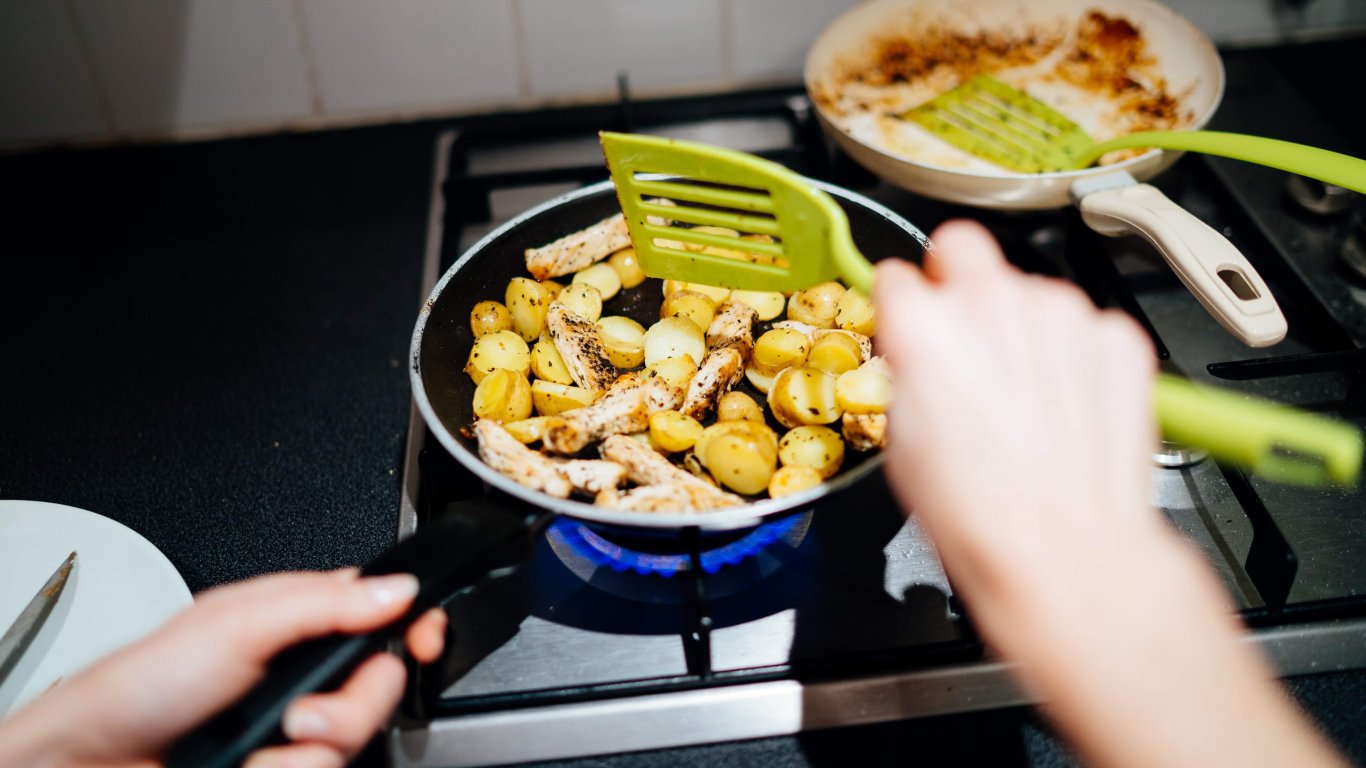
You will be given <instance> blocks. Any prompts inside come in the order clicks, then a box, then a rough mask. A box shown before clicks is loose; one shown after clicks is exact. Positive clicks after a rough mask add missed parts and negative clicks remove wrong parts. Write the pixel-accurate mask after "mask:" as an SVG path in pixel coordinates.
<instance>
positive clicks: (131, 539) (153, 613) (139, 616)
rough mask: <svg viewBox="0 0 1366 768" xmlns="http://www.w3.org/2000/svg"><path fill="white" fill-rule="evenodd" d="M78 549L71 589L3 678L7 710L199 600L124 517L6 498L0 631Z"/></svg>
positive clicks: (0, 709) (0, 503)
mask: <svg viewBox="0 0 1366 768" xmlns="http://www.w3.org/2000/svg"><path fill="white" fill-rule="evenodd" d="M73 549H74V550H76V552H77V553H78V554H77V557H76V567H75V568H73V569H72V571H71V576H70V578H69V580H68V581H67V583H66V589H65V590H64V591H63V592H62V596H61V598H60V599H59V600H58V601H57V605H56V607H54V608H53V610H52V614H51V615H50V616H48V617H47V621H46V622H45V623H44V624H43V628H42V630H41V631H40V632H39V633H38V636H37V637H35V638H34V639H33V644H32V645H30V646H29V648H28V651H26V652H25V653H24V655H23V657H22V658H21V659H20V660H19V664H18V666H16V667H15V668H14V670H13V671H12V672H10V675H9V677H8V678H7V679H6V680H5V681H4V682H3V683H0V717H4V716H5V715H6V714H8V713H9V712H11V711H13V710H14V709H17V708H18V707H19V706H20V705H22V704H23V703H24V702H26V701H28V700H29V699H31V698H33V697H34V696H36V695H38V694H40V693H42V692H43V691H45V690H47V689H48V688H49V687H51V686H52V685H54V684H55V683H57V682H58V681H60V680H61V679H63V678H66V677H69V676H71V675H72V674H73V673H75V672H77V671H79V670H80V669H82V668H83V667H85V666H87V665H89V664H90V663H91V662H93V661H95V660H96V659H98V658H100V657H102V656H104V655H106V654H108V653H109V652H110V651H113V650H115V649H117V648H120V647H122V646H124V645H127V644H128V643H130V642H132V641H134V640H137V639H138V638H141V637H143V636H145V635H147V634H148V633H149V632H151V631H152V630H154V629H156V628H157V627H159V626H161V624H162V622H164V621H166V619H167V618H169V617H170V616H171V614H173V613H176V612H177V611H179V610H180V609H181V608H184V607H185V606H187V605H189V604H190V603H191V602H192V601H193V598H191V596H190V590H189V588H187V587H186V586H185V580H184V579H182V578H181V577H180V573H178V572H177V571H176V569H175V566H173V565H171V562H170V561H169V560H167V559H166V556H165V555H163V554H161V552H160V551H159V550H158V549H157V548H156V547H154V546H152V544H151V542H149V541H147V540H146V539H144V538H142V537H141V536H139V535H138V534H137V533H135V532H133V531H132V530H130V529H128V528H126V527H124V526H123V525H121V524H119V523H117V522H115V521H113V520H110V519H109V518H107V517H102V516H100V515H97V514H95V513H93V512H87V511H85V510H83V509H76V508H75V507H66V506H62V505H60V504H48V503H45V502H41V501H6V500H0V634H3V633H4V631H5V630H7V629H9V627H10V624H12V623H13V622H14V620H15V618H17V617H18V616H19V612H20V611H22V610H23V609H24V606H26V605H28V602H29V600H31V599H33V596H34V595H35V594H37V592H38V590H39V588H41V587H42V586H43V583H44V582H46V581H47V579H48V577H49V576H51V575H52V572H53V571H55V570H57V566H59V565H61V564H62V561H63V560H65V559H66V556H67V555H68V554H70V553H71V551H72V550H73Z"/></svg>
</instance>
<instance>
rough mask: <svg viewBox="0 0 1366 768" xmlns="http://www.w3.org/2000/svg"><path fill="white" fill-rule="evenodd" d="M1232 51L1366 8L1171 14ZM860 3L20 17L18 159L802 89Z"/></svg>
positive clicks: (429, 1) (3, 137) (30, 5)
mask: <svg viewBox="0 0 1366 768" xmlns="http://www.w3.org/2000/svg"><path fill="white" fill-rule="evenodd" d="M1168 1H1169V2H1170V3H1171V4H1172V5H1173V6H1174V7H1175V8H1176V9H1177V10H1178V11H1180V12H1181V13H1183V14H1185V15H1187V16H1188V17H1190V18H1191V19H1192V20H1193V21H1195V22H1196V23H1197V24H1198V25H1200V26H1201V27H1202V28H1203V29H1205V30H1206V31H1207V32H1208V33H1210V35H1211V36H1212V37H1214V38H1215V40H1216V41H1219V42H1225V43H1245V42H1249V41H1256V40H1274V39H1278V38H1282V37H1287V36H1296V35H1301V34H1305V33H1312V32H1314V31H1315V30H1332V29H1342V28H1349V27H1355V28H1362V27H1366V0H1306V1H1304V2H1291V1H1290V0H1168ZM854 2H855V0H3V1H0V147H4V146H15V145H23V144H33V143H39V144H41V143H53V142H61V141H92V140H95V141H98V140H107V139H122V138H165V137H178V136H192V135H203V134H210V135H212V134H215V133H226V132H243V131H252V130H273V129H278V128H281V127H288V126H300V125H309V126H313V125H327V124H341V123H354V122H358V121H367V120H385V119H393V118H400V117H407V116H413V115H453V114H459V113H462V112H468V111H472V110H488V109H503V108H509V107H522V106H533V105H537V104H544V103H549V102H558V101H565V100H576V99H577V100H581V99H601V98H610V97H611V96H612V95H613V94H614V93H615V88H616V76H617V74H618V73H619V72H626V73H627V74H628V75H629V77H630V83H631V86H632V90H633V95H635V96H637V97H644V96H650V95H656V94H667V93H678V92H683V91H700V90H709V89H724V88H738V87H745V86H753V85H755V84H760V83H774V82H791V83H796V82H799V81H800V77H801V63H802V59H803V57H804V56H805V53H806V49H807V47H808V46H809V45H810V43H811V41H812V40H813V39H814V38H815V36H816V34H817V33H818V32H819V31H820V30H821V28H823V27H824V26H825V25H826V24H827V23H828V22H829V21H830V20H831V19H832V18H834V17H835V16H836V15H838V14H839V13H840V12H841V11H843V10H844V9H845V8H847V7H849V6H851V5H853V4H854Z"/></svg>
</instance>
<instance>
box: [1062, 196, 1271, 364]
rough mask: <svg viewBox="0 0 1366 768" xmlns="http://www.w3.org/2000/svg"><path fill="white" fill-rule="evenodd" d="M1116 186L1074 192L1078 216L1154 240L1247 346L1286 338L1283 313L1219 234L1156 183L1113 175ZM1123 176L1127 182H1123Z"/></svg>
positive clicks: (1109, 230) (1107, 229)
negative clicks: (1142, 182)
mask: <svg viewBox="0 0 1366 768" xmlns="http://www.w3.org/2000/svg"><path fill="white" fill-rule="evenodd" d="M1117 176H1119V177H1120V178H1119V179H1118V185H1116V186H1108V187H1105V188H1101V189H1098V190H1097V191H1094V192H1089V193H1084V194H1081V195H1078V194H1077V190H1076V189H1075V188H1074V190H1073V194H1074V197H1079V198H1080V199H1079V200H1078V201H1077V205H1078V207H1079V208H1080V209H1081V217H1082V219H1083V220H1084V221H1085V222H1086V224H1087V226H1089V227H1091V229H1094V230H1095V231H1097V232H1099V233H1101V234H1103V235H1109V236H1111V237H1117V236H1119V235H1127V234H1136V235H1139V236H1141V237H1142V238H1144V239H1145V240H1147V241H1148V242H1150V243H1152V244H1153V246H1154V247H1156V248H1157V250H1158V251H1159V252H1160V253H1161V254H1162V257H1163V258H1164V259H1166V260H1167V264H1168V265H1169V266H1170V267H1171V268H1172V271H1174V272H1176V276H1177V277H1179V278H1181V282H1183V283H1185V284H1186V287H1187V288H1189V289H1190V292H1191V293H1193V294H1195V298H1196V299H1198V300H1199V301H1200V303H1201V304H1202V305H1204V307H1205V310H1206V311H1207V312H1209V313H1210V315H1212V316H1213V317H1214V319H1215V320H1218V321H1219V324H1220V325H1222V326H1224V328H1225V329H1226V330H1227V331H1228V332H1229V333H1231V334H1233V335H1234V336H1236V337H1237V338H1238V339H1239V340H1240V341H1242V342H1243V343H1244V344H1246V345H1248V346H1250V347H1268V346H1271V345H1272V344H1275V343H1277V342H1279V341H1280V340H1281V339H1284V338H1285V333H1286V322H1285V315H1283V314H1281V308H1280V306H1279V305H1277V304H1276V299H1275V298H1274V297H1273V296H1272V295H1271V290H1270V289H1269V288H1267V286H1266V283H1265V282H1264V281H1263V280H1262V278H1261V276H1260V275H1258V274H1257V270H1255V269H1253V268H1252V265H1251V264H1250V263H1248V260H1247V258H1246V257H1244V256H1243V254H1242V253H1241V252H1239V251H1238V249H1237V248H1235V247H1234V246H1233V244H1232V243H1230V242H1229V241H1228V240H1227V239H1226V238H1225V237H1224V236H1223V235H1221V234H1219V233H1218V232H1216V231H1214V229H1212V228H1211V227H1210V226H1209V225H1208V224H1206V223H1204V222H1203V221H1201V220H1200V219H1198V218H1196V217H1195V216H1194V215H1192V214H1191V213H1190V212H1188V211H1187V210H1185V209H1184V208H1182V207H1181V206H1179V205H1177V204H1176V203H1173V202H1172V201H1171V200H1170V199H1168V197H1167V196H1166V195H1164V194H1162V192H1161V191H1159V190H1158V189H1157V188H1156V187H1153V186H1150V185H1148V184H1139V183H1136V182H1133V180H1132V179H1131V178H1129V177H1128V176H1127V174H1117ZM1126 180H1127V181H1126Z"/></svg>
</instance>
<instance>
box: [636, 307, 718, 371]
mask: <svg viewBox="0 0 1366 768" xmlns="http://www.w3.org/2000/svg"><path fill="white" fill-rule="evenodd" d="M706 354H707V341H706V336H705V335H704V334H703V332H702V329H701V328H699V327H698V326H697V325H696V324H695V323H693V321H691V320H688V319H687V318H682V317H666V318H664V319H663V320H660V321H659V322H657V323H655V324H654V325H652V326H650V328H649V330H647V331H645V365H647V366H648V365H653V364H654V363H656V362H658V361H660V360H663V359H665V358H669V357H682V356H683V355H688V356H690V357H691V358H692V359H693V360H694V361H696V360H701V359H702V358H703V357H705V356H706Z"/></svg>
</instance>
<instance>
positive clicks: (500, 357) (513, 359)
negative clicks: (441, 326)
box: [465, 331, 531, 384]
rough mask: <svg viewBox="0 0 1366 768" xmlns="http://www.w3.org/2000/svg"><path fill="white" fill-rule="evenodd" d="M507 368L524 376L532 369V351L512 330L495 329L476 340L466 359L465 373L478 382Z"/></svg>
mask: <svg viewBox="0 0 1366 768" xmlns="http://www.w3.org/2000/svg"><path fill="white" fill-rule="evenodd" d="M498 368H506V369H508V370H510V371H516V372H518V373H520V374H521V375H523V376H526V375H527V372H528V371H530V370H531V351H530V350H528V349H527V346H526V342H525V341H522V337H521V336H518V335H517V334H515V333H513V332H512V331H494V332H493V333H486V334H484V335H483V336H480V337H479V338H478V339H476V340H475V342H474V346H473V347H471V348H470V356H469V359H468V360H466V361H465V373H468V374H469V375H470V378H471V379H474V383H475V384H478V383H479V382H481V381H483V380H484V377H485V376H487V375H488V374H489V373H491V372H492V371H494V370H496V369H498Z"/></svg>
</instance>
